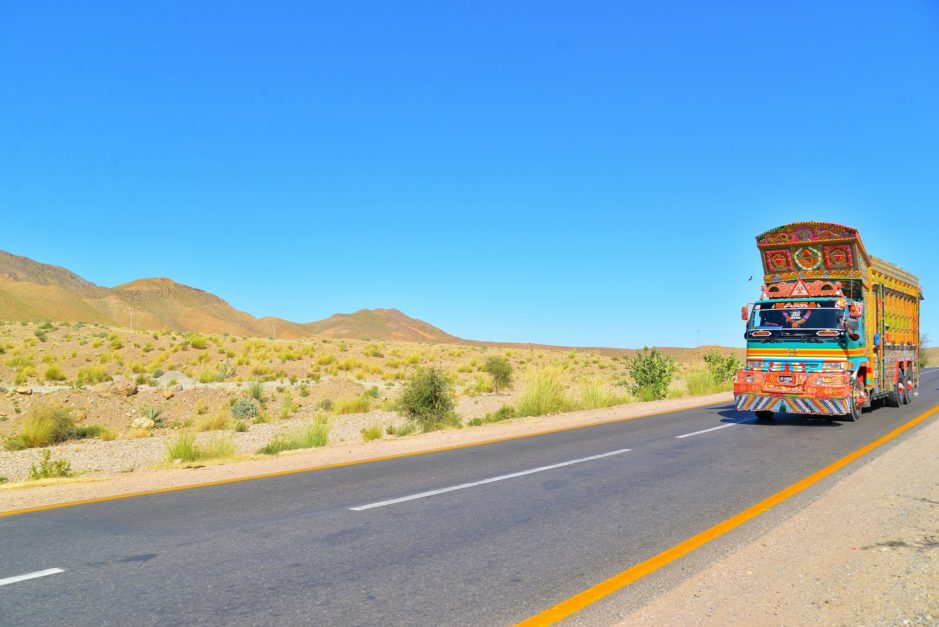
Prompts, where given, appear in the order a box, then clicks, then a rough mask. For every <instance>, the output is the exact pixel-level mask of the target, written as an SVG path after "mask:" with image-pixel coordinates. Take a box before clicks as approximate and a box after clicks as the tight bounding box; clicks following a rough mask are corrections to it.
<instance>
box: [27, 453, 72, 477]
mask: <svg viewBox="0 0 939 627" xmlns="http://www.w3.org/2000/svg"><path fill="white" fill-rule="evenodd" d="M50 457H52V451H50V450H48V449H46V450H45V451H43V452H42V460H40V462H39V466H38V467H37V466H36V464H33V465H32V466H31V467H30V469H29V479H30V481H36V480H38V479H58V478H60V477H71V476H72V465H71V464H70V463H69V462H68V461H66V460H64V459H57V460H55V461H51V460H50V459H49V458H50Z"/></svg>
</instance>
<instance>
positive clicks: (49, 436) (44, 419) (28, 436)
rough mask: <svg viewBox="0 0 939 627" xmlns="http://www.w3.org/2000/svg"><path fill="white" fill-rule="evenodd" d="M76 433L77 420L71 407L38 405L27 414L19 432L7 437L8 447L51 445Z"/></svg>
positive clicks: (15, 448) (14, 448)
mask: <svg viewBox="0 0 939 627" xmlns="http://www.w3.org/2000/svg"><path fill="white" fill-rule="evenodd" d="M74 434H75V421H74V419H73V418H72V412H71V411H70V410H69V409H67V408H66V407H63V406H61V405H47V406H44V407H36V408H33V409H32V410H31V411H30V412H29V413H28V414H27V415H26V418H25V419H24V420H23V425H22V427H20V432H19V434H18V435H16V436H14V437H12V438H8V439H7V442H6V448H8V449H11V450H19V449H24V448H35V447H39V446H49V445H50V444H55V443H57V442H64V441H66V440H68V439H70V438H72V437H75V436H74Z"/></svg>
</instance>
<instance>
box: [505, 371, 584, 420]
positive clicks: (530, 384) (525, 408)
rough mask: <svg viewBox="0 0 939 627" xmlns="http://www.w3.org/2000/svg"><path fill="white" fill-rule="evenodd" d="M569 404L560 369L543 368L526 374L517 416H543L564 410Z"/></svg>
mask: <svg viewBox="0 0 939 627" xmlns="http://www.w3.org/2000/svg"><path fill="white" fill-rule="evenodd" d="M570 406H571V403H570V401H569V400H568V398H567V394H566V391H565V389H564V384H563V383H561V372H560V370H558V369H556V368H545V369H542V370H534V371H532V372H530V373H529V374H528V377H527V381H526V382H525V389H524V391H523V392H522V397H521V399H519V401H518V408H517V409H518V415H519V416H545V415H548V414H556V413H559V412H562V411H565V410H566V409H569V408H570Z"/></svg>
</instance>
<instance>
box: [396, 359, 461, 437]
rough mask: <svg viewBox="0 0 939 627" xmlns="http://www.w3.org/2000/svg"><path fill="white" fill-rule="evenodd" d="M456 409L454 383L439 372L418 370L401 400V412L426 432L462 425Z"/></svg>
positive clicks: (399, 403)
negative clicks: (445, 426) (442, 427)
mask: <svg viewBox="0 0 939 627" xmlns="http://www.w3.org/2000/svg"><path fill="white" fill-rule="evenodd" d="M454 406H455V403H454V400H453V390H452V389H451V385H450V380H449V379H447V377H446V375H444V373H443V372H442V371H440V370H438V369H437V368H420V369H418V370H417V372H415V373H414V376H413V377H411V380H410V381H408V383H407V384H406V385H405V387H404V390H403V391H402V393H401V397H400V398H399V399H398V411H399V412H401V413H402V414H404V415H405V416H407V417H408V418H411V419H412V420H415V421H417V422H418V423H419V424H420V425H421V428H422V429H423V430H424V431H433V430H435V429H438V428H440V427H441V426H443V425H454V426H455V424H458V423H459V419H458V418H457V417H456V414H454V412H453V408H454Z"/></svg>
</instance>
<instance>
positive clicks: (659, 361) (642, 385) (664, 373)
mask: <svg viewBox="0 0 939 627" xmlns="http://www.w3.org/2000/svg"><path fill="white" fill-rule="evenodd" d="M626 369H627V370H628V371H629V374H630V376H631V377H632V380H633V386H632V392H633V394H635V395H636V396H638V397H639V398H640V399H642V400H658V399H663V398H665V394H666V392H667V390H668V386H669V384H670V383H671V382H672V376H673V375H674V374H675V360H674V359H672V358H671V357H669V356H667V355H665V354H664V353H662V352H661V351H660V350H659V349H657V348H655V347H654V346H653V347H652V348H648V347H645V348H643V349H642V350H641V351H639V353H638V354H637V355H636V356H635V357H634V358H633V359H630V360H629V361H627V362H626Z"/></svg>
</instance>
